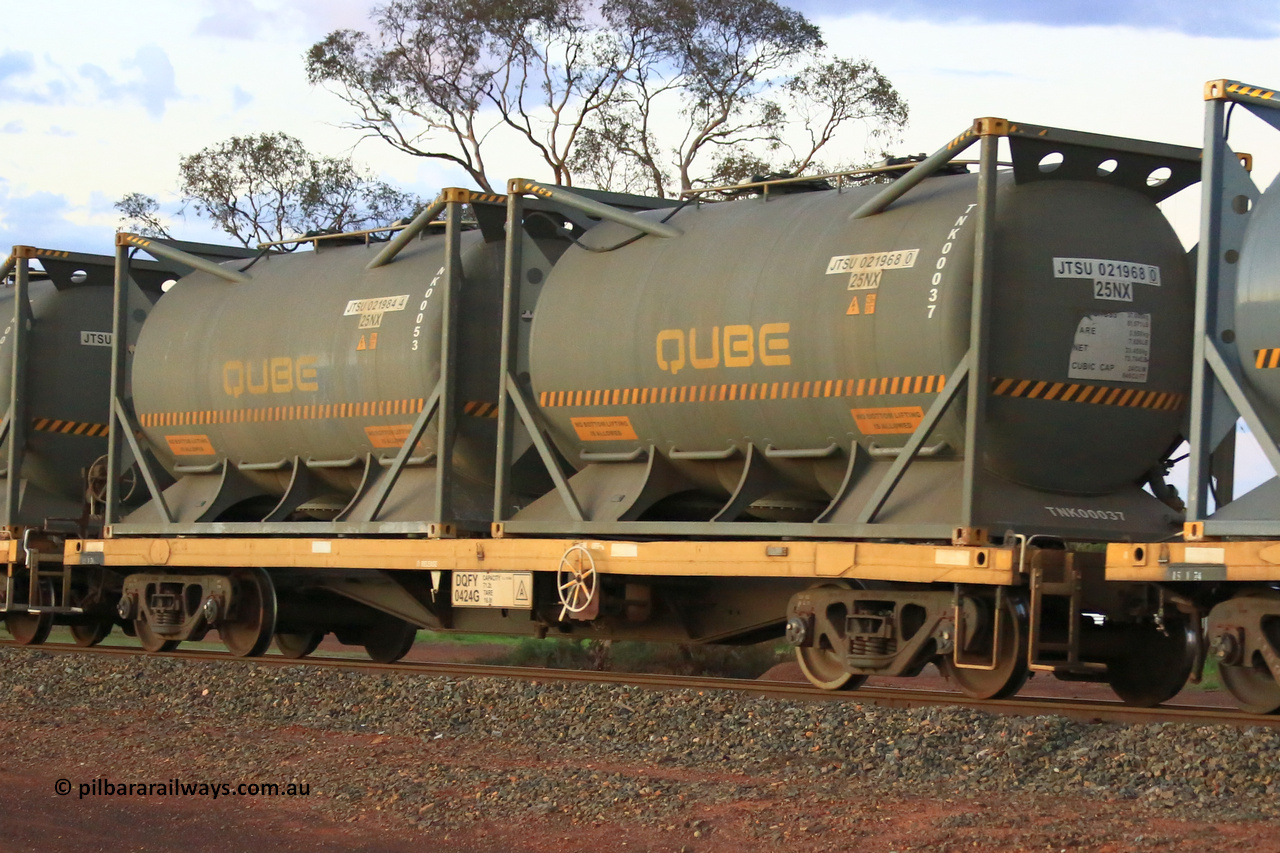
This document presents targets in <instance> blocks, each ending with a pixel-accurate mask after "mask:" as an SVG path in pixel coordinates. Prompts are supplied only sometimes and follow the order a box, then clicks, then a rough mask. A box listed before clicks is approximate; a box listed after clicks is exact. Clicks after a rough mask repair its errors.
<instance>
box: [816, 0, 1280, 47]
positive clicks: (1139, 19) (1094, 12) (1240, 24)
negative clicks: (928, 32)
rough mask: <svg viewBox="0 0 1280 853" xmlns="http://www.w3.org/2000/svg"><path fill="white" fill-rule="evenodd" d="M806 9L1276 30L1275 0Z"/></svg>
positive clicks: (965, 1)
mask: <svg viewBox="0 0 1280 853" xmlns="http://www.w3.org/2000/svg"><path fill="white" fill-rule="evenodd" d="M796 7H797V8H799V9H802V10H803V11H805V12H812V13H821V14H826V15H846V14H857V13H868V14H876V15H881V16H885V17H888V18H892V19H895V20H900V21H928V22H932V23H965V24H1034V25H1038V26H1041V27H1045V28H1048V29H1069V28H1081V27H1126V28H1129V29H1133V30H1137V31H1147V32H1158V31H1167V32H1173V33H1181V34H1183V35H1189V36H1202V37H1208V38H1243V39H1263V40H1265V39H1272V38H1275V37H1276V36H1277V35H1280V7H1277V4H1276V3H1275V2H1274V0H1243V1H1242V2H1231V3H1219V4H1213V3H1206V2H1204V0H1145V2H1144V0H1054V2H1045V0H948V2H939V0H892V2H884V0H805V2H800V3H796Z"/></svg>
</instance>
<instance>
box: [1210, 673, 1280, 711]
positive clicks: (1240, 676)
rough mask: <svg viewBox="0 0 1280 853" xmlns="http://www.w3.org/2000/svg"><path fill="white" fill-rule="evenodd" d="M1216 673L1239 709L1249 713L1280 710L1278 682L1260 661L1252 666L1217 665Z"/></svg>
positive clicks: (1279, 684)
mask: <svg viewBox="0 0 1280 853" xmlns="http://www.w3.org/2000/svg"><path fill="white" fill-rule="evenodd" d="M1218 675H1219V676H1220V677H1221V678H1222V686H1223V687H1225V688H1227V691H1228V692H1230V693H1231V695H1232V696H1234V697H1235V700H1236V704H1238V705H1239V706H1240V708H1241V710H1244V711H1248V712H1249V713H1250V714H1274V713H1276V712H1277V711H1280V683H1277V682H1276V678H1275V676H1274V675H1272V674H1271V670H1269V669H1268V668H1267V666H1266V664H1264V663H1262V662H1261V661H1259V662H1257V663H1256V664H1254V665H1252V666H1226V665H1219V667H1218Z"/></svg>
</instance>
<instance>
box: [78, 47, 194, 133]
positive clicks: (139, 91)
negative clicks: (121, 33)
mask: <svg viewBox="0 0 1280 853" xmlns="http://www.w3.org/2000/svg"><path fill="white" fill-rule="evenodd" d="M121 67H122V68H124V69H126V70H130V69H135V70H137V72H138V73H137V74H136V75H134V76H132V77H130V78H129V79H124V80H117V79H116V78H115V77H113V76H112V75H111V74H108V73H107V71H106V70H105V69H103V68H102V67H101V66H100V65H95V64H93V63H84V64H83V65H81V66H80V68H79V72H80V76H81V77H84V78H85V79H86V80H89V81H90V82H92V83H93V84H94V85H95V87H96V88H97V92H98V97H99V98H100V99H102V100H105V101H121V100H126V99H133V100H136V101H138V103H140V104H142V106H143V108H144V109H146V111H147V114H148V115H150V116H151V117H152V118H154V119H159V118H163V117H164V112H165V105H166V104H167V102H169V101H172V100H176V99H177V98H178V97H179V95H178V89H177V86H176V85H175V82H174V71H173V63H172V62H170V61H169V54H167V53H166V52H165V51H164V48H162V47H160V46H158V45H154V44H144V45H142V46H141V47H139V48H138V50H137V52H135V53H134V55H133V58H132V59H127V60H124V61H123V62H121Z"/></svg>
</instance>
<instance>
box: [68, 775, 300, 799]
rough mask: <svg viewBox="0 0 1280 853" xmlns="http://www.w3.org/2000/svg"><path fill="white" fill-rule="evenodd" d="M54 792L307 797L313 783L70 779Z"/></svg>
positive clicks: (125, 794)
mask: <svg viewBox="0 0 1280 853" xmlns="http://www.w3.org/2000/svg"><path fill="white" fill-rule="evenodd" d="M53 791H54V793H55V794H57V795H58V796H60V797H65V796H67V795H68V794H71V793H72V792H77V793H78V794H79V796H78V799H81V800H83V799H84V798H85V797H207V798H209V799H214V800H216V799H218V797H306V796H310V794H311V783H310V782H284V783H276V782H184V781H183V780H182V779H167V780H165V781H163V782H113V781H112V780H110V779H105V778H101V779H93V780H91V781H89V782H80V783H77V784H74V785H73V784H72V783H71V780H70V779H59V780H58V781H57V782H54V783H53Z"/></svg>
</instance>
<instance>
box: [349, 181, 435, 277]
mask: <svg viewBox="0 0 1280 853" xmlns="http://www.w3.org/2000/svg"><path fill="white" fill-rule="evenodd" d="M447 193H448V191H447V190H446V191H445V192H442V193H440V195H438V196H436V199H435V201H433V202H431V204H429V205H427V207H426V209H425V210H423V211H422V212H421V213H419V214H418V215H417V216H415V217H413V221H412V222H410V223H409V224H408V226H406V227H405V228H404V230H402V231H401V232H400V233H399V234H397V235H396V236H395V237H393V238H392V239H391V242H390V243H388V244H387V245H386V246H385V247H383V249H382V251H381V252H379V253H378V256H377V257H376V258H374V259H373V260H371V261H369V264H368V266H366V267H365V269H367V270H376V269H377V268H378V267H381V266H386V265H387V264H389V263H391V262H392V261H394V260H395V259H396V255H398V254H400V250H401V249H403V248H404V247H405V246H407V245H409V241H410V240H412V239H413V238H414V237H417V236H418V233H419V232H420V231H422V229H423V228H426V227H427V226H428V225H430V224H431V223H432V222H433V221H435V218H436V217H437V216H439V215H440V211H442V210H444V206H445V204H446V203H447V202H446V197H447Z"/></svg>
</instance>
